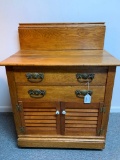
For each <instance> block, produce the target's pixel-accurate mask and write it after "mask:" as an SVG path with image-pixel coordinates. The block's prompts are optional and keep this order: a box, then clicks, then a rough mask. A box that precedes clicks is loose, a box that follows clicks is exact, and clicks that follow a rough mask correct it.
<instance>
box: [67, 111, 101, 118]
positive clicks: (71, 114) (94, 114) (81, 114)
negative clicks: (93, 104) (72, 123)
mask: <svg viewBox="0 0 120 160" xmlns="http://www.w3.org/2000/svg"><path fill="white" fill-rule="evenodd" d="M66 116H72V117H75V116H81V117H84V116H88V117H90V116H93V117H96V116H98V113H75V112H74V113H72V112H66Z"/></svg>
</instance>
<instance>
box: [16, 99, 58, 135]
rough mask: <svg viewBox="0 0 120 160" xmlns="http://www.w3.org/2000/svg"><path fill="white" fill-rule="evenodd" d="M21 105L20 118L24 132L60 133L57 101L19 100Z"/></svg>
mask: <svg viewBox="0 0 120 160" xmlns="http://www.w3.org/2000/svg"><path fill="white" fill-rule="evenodd" d="M19 105H20V106H22V113H21V120H22V126H23V127H24V128H25V134H41V135H42V134H43V135H48V134H49V135H50V134H51V135H54V134H59V133H60V115H56V111H57V110H59V109H60V106H59V103H48V102H47V103H46V102H42V103H37V102H34V103H31V102H19Z"/></svg>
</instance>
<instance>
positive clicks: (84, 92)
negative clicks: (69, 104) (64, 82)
mask: <svg viewBox="0 0 120 160" xmlns="http://www.w3.org/2000/svg"><path fill="white" fill-rule="evenodd" d="M92 93H93V92H92V91H91V90H76V91H75V94H76V96H77V97H79V98H84V96H85V95H87V94H89V95H90V96H91V95H92Z"/></svg>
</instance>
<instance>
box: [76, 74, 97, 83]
mask: <svg viewBox="0 0 120 160" xmlns="http://www.w3.org/2000/svg"><path fill="white" fill-rule="evenodd" d="M94 77H95V74H94V73H77V74H76V78H77V80H78V81H79V82H91V81H92V80H93V79H94Z"/></svg>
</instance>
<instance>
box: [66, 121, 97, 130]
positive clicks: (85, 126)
mask: <svg viewBox="0 0 120 160" xmlns="http://www.w3.org/2000/svg"><path fill="white" fill-rule="evenodd" d="M96 127H97V125H95V124H73V123H72V124H70V123H66V124H65V128H96ZM73 130H74V129H73Z"/></svg>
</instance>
